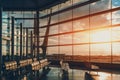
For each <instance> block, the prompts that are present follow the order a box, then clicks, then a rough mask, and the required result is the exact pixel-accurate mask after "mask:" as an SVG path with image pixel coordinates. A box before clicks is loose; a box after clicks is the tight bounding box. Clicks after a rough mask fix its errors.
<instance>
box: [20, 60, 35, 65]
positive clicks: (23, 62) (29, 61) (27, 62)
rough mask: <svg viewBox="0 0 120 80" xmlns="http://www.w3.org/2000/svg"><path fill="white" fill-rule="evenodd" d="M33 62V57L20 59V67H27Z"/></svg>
mask: <svg viewBox="0 0 120 80" xmlns="http://www.w3.org/2000/svg"><path fill="white" fill-rule="evenodd" d="M32 62H33V61H32V59H26V60H20V62H19V65H20V66H19V67H25V66H27V65H29V64H32Z"/></svg>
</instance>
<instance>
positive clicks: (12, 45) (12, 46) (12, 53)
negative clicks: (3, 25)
mask: <svg viewBox="0 0 120 80" xmlns="http://www.w3.org/2000/svg"><path fill="white" fill-rule="evenodd" d="M11 19H12V24H11V26H12V28H11V33H12V34H11V59H12V60H14V17H12V18H11Z"/></svg>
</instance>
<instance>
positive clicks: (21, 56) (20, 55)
mask: <svg viewBox="0 0 120 80" xmlns="http://www.w3.org/2000/svg"><path fill="white" fill-rule="evenodd" d="M22 56H23V55H22V23H20V59H22Z"/></svg>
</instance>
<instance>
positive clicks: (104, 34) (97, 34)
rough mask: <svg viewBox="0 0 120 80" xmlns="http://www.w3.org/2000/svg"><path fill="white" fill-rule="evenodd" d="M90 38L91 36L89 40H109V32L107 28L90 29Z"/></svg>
mask: <svg viewBox="0 0 120 80" xmlns="http://www.w3.org/2000/svg"><path fill="white" fill-rule="evenodd" d="M90 38H91V42H110V41H111V32H110V30H109V29H107V30H99V31H91V34H90Z"/></svg>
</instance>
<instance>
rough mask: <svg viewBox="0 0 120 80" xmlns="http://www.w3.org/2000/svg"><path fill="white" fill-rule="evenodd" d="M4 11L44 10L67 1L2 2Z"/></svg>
mask: <svg viewBox="0 0 120 80" xmlns="http://www.w3.org/2000/svg"><path fill="white" fill-rule="evenodd" d="M2 1H3V2H2V3H3V4H2V5H3V10H4V11H36V10H40V11H41V10H45V9H47V8H50V7H52V6H55V5H57V4H60V3H63V2H66V1H68V0H2Z"/></svg>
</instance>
